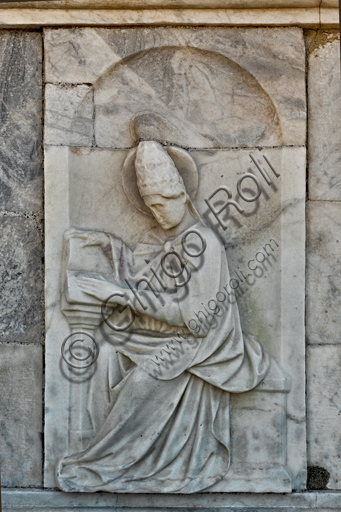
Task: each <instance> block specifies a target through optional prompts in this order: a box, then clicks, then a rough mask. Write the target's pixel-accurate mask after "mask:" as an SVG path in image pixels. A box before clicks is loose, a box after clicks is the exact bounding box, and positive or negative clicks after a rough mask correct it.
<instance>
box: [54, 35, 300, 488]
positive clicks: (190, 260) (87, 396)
mask: <svg viewBox="0 0 341 512" xmlns="http://www.w3.org/2000/svg"><path fill="white" fill-rule="evenodd" d="M45 48H46V60H45V65H46V68H45V78H46V81H47V84H46V114H45V115H46V124H45V143H46V148H45V184H46V296H47V305H46V316H47V339H46V361H47V372H46V374H47V375H46V397H47V399H46V404H47V408H46V418H45V424H46V433H45V442H46V461H45V469H46V480H45V485H46V486H49V487H56V486H58V487H59V488H61V489H62V490H64V491H66V492H73V491H87V492H95V491H99V490H102V491H109V492H132V493H134V492H154V493H155V492H158V493H160V492H161V493H162V492H163V493H195V492H205V491H208V492H241V491H243V492H290V491H291V490H292V489H301V488H303V487H304V485H305V459H306V456H305V398H304V394H305V390H304V381H305V377H304V306H303V304H304V277H303V276H304V244H305V240H304V199H305V147H304V144H305V131H306V130H305V79H304V77H305V63H304V49H303V39H302V32H301V31H300V30H299V29H242V30H241V29H238V30H237V29H171V28H169V29H167V28H165V29H127V30H125V29H91V28H89V29H58V30H47V31H46V32H45ZM167 259H168V261H167ZM122 322H123V323H122Z"/></svg>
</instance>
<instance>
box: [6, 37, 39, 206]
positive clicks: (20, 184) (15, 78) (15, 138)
mask: <svg viewBox="0 0 341 512" xmlns="http://www.w3.org/2000/svg"><path fill="white" fill-rule="evenodd" d="M41 82H42V41H41V34H39V33H34V32H24V31H20V32H14V31H0V83H1V87H0V102H1V111H0V209H7V210H36V209H38V208H39V207H40V205H41V202H42V197H41V196H42V177H41V176H42V161H41V127H42V122H41V116H42V88H41Z"/></svg>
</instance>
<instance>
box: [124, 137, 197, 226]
mask: <svg viewBox="0 0 341 512" xmlns="http://www.w3.org/2000/svg"><path fill="white" fill-rule="evenodd" d="M163 149H165V150H166V151H167V153H168V155H169V156H170V157H171V159H172V160H173V162H174V164H175V167H176V168H177V170H178V171H179V174H180V176H181V177H182V179H183V182H184V184H185V187H186V191H187V194H188V195H189V197H190V198H191V199H192V200H193V199H194V198H195V196H196V195H197V192H198V188H199V173H198V169H197V166H196V163H195V162H194V160H193V158H192V157H191V155H190V154H189V153H188V151H186V150H185V149H181V148H178V147H175V146H166V147H164V148H163ZM136 151H137V148H133V149H131V150H130V151H129V153H128V155H127V158H126V159H125V161H124V164H123V168H122V185H123V190H124V193H125V195H126V196H127V198H128V199H129V201H130V202H131V204H132V205H134V206H135V208H137V209H138V210H139V211H140V212H142V213H144V214H145V215H149V216H150V217H152V213H151V211H150V210H149V208H148V206H146V205H145V202H144V201H143V199H142V197H141V195H140V191H139V189H138V187H137V180H136V172H135V158H136Z"/></svg>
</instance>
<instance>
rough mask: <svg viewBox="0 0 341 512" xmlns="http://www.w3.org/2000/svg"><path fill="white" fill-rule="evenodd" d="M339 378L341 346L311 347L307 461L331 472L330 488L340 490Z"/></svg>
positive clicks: (308, 380) (308, 355)
mask: <svg viewBox="0 0 341 512" xmlns="http://www.w3.org/2000/svg"><path fill="white" fill-rule="evenodd" d="M340 381H341V347H340V346H338V345H334V346H332V345H328V346H310V347H308V352H307V384H308V385H307V390H308V393H307V411H308V412H307V414H308V417H307V434H308V440H309V442H308V464H309V465H310V466H319V467H323V468H325V469H326V470H327V471H329V473H330V479H329V483H328V485H327V487H328V489H341V462H340V459H341V445H340V431H341V395H340Z"/></svg>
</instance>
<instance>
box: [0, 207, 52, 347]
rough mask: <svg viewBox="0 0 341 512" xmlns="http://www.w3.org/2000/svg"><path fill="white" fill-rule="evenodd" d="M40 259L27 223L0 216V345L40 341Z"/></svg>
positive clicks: (39, 246)
mask: <svg viewBox="0 0 341 512" xmlns="http://www.w3.org/2000/svg"><path fill="white" fill-rule="evenodd" d="M42 257H43V251H42V242H41V238H40V235H39V233H38V231H37V230H36V229H35V227H34V226H33V224H32V222H31V221H30V220H28V219H25V218H20V217H11V216H7V215H5V216H2V217H0V297H1V300H0V342H23V343H32V342H36V343H40V342H41V339H42V315H43V312H42V308H41V303H40V301H41V293H42V289H43V278H42V272H41V268H42Z"/></svg>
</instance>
